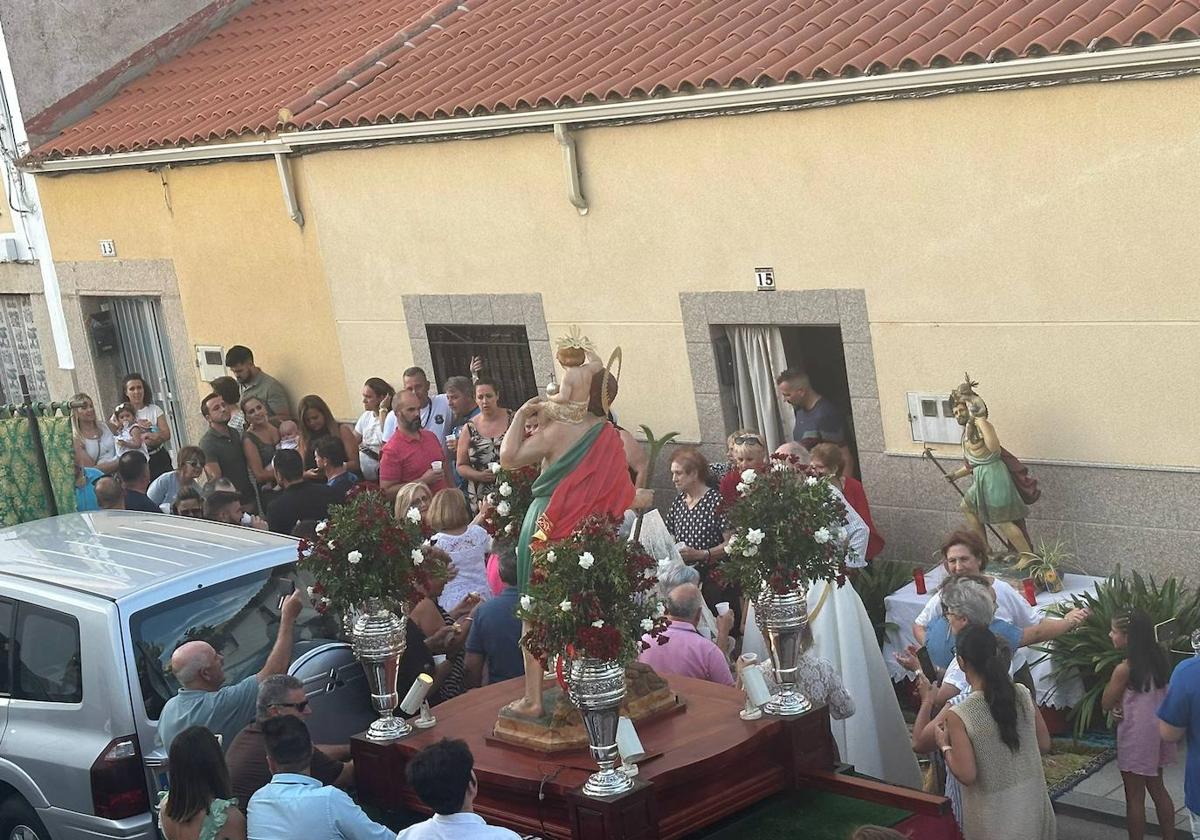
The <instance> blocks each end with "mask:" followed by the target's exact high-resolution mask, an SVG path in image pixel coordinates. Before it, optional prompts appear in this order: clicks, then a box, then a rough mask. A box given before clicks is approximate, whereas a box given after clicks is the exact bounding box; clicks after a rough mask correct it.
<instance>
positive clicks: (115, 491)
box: [93, 475, 125, 510]
mask: <svg viewBox="0 0 1200 840" xmlns="http://www.w3.org/2000/svg"><path fill="white" fill-rule="evenodd" d="M93 489H94V490H95V491H96V504H98V505H100V509H101V510H125V488H124V487H123V486H121V479H119V478H117V477H116V476H114V475H106V476H104V477H103V478H98V479H96V483H95V485H93Z"/></svg>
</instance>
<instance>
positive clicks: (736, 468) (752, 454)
mask: <svg viewBox="0 0 1200 840" xmlns="http://www.w3.org/2000/svg"><path fill="white" fill-rule="evenodd" d="M732 453H733V469H731V470H730V471H729V472H728V473H726V474H725V477H724V478H722V479H721V498H722V499H724V500H725V504H726V505H731V504H733V503H734V502H736V501H737V498H738V493H737V486H738V484H739V483H740V482H741V480H742V473H744V472H745V471H746V470H756V471H758V472H762V471H764V470H766V469H767V445H766V443H764V442H763V438H762V436H761V435H760V434H759V433H758V432H746V433H745V434H743V435H739V436H737V437H735V438H734V439H733V450H732Z"/></svg>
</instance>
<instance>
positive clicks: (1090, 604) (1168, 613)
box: [1036, 566, 1200, 737]
mask: <svg viewBox="0 0 1200 840" xmlns="http://www.w3.org/2000/svg"><path fill="white" fill-rule="evenodd" d="M1076 607H1087V608H1088V609H1089V610H1091V611H1092V614H1091V616H1089V617H1088V619H1087V621H1085V622H1084V623H1083V624H1081V625H1080V626H1079V629H1077V630H1075V631H1074V632H1072V633H1067V634H1066V635H1063V636H1059V637H1058V638H1057V639H1055V640H1054V641H1053V642H1050V643H1049V644H1047V645H1045V646H1039V647H1037V648H1036V649H1037V650H1040V651H1043V652H1045V653H1051V654H1053V659H1052V660H1051V661H1052V662H1053V664H1054V667H1055V668H1056V669H1064V668H1065V669H1071V670H1074V671H1075V672H1077V673H1078V674H1079V677H1080V679H1081V680H1082V681H1083V687H1084V694H1083V699H1082V700H1080V701H1079V703H1078V704H1076V706H1075V709H1074V710H1073V711H1072V713H1071V716H1072V718H1073V721H1074V732H1075V736H1076V737H1079V736H1081V735H1082V734H1083V733H1084V732H1086V731H1087V730H1088V729H1089V728H1090V727H1091V726H1092V725H1093V722H1098V721H1097V718H1098V715H1099V713H1100V695H1101V694H1103V693H1104V687H1105V686H1106V685H1108V680H1109V678H1110V677H1111V676H1112V672H1113V668H1115V667H1116V666H1117V664H1118V663H1119V662H1120V661H1121V660H1122V659H1124V655H1123V654H1122V652H1121V651H1119V650H1117V649H1116V648H1114V647H1113V644H1112V640H1111V639H1109V637H1108V632H1109V630H1110V629H1111V625H1112V620H1113V617H1114V616H1116V615H1118V614H1119V613H1122V612H1125V611H1128V610H1130V609H1139V610H1144V611H1145V612H1146V614H1147V615H1149V616H1150V617H1151V619H1152V620H1153V621H1154V623H1155V624H1157V623H1159V622H1161V621H1166V620H1167V619H1168V618H1174V619H1175V620H1176V622H1177V626H1178V632H1179V635H1180V638H1183V639H1185V640H1186V639H1187V637H1188V635H1189V634H1190V633H1191V632H1192V631H1193V630H1195V629H1197V628H1200V591H1196V590H1191V589H1187V588H1185V587H1184V586H1182V585H1181V584H1180V582H1179V581H1178V580H1177V579H1175V578H1168V579H1167V580H1166V581H1164V582H1163V583H1161V584H1160V583H1158V582H1157V581H1156V580H1155V579H1154V578H1153V577H1142V575H1141V574H1139V573H1138V572H1133V573H1132V574H1130V575H1129V576H1128V577H1122V575H1121V567H1120V566H1118V567H1117V568H1116V569H1115V570H1113V573H1112V575H1111V576H1110V577H1109V578H1108V580H1106V581H1105V582H1104V583H1102V584H1100V585H1099V586H1098V587H1096V591H1095V592H1094V593H1093V592H1087V593H1084V594H1083V595H1076V596H1075V597H1074V598H1072V600H1071V601H1070V602H1069V603H1063V604H1057V605H1055V607H1054V608H1052V609H1051V610H1048V611H1047V612H1048V613H1057V614H1065V613H1067V612H1068V611H1070V610H1072V609H1075V608H1076Z"/></svg>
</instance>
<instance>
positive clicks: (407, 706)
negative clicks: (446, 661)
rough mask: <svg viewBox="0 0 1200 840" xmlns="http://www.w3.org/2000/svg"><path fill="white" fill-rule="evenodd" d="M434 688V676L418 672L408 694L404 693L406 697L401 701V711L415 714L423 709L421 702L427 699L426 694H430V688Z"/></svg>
mask: <svg viewBox="0 0 1200 840" xmlns="http://www.w3.org/2000/svg"><path fill="white" fill-rule="evenodd" d="M431 688H433V677H431V676H429V675H428V674H417V678H416V679H415V680H413V684H412V688H410V689H409V690H408V694H406V695H404V699H403V700H402V701H401V702H400V711H402V712H404V713H405V714H407V715H415V714H416V713H417V712H418V711H420V709H421V703H422V702H424V700H425V695H427V694H429V690H430V689H431Z"/></svg>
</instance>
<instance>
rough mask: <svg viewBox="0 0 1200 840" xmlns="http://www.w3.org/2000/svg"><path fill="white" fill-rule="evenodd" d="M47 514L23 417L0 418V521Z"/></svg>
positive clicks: (15, 522) (12, 522)
mask: <svg viewBox="0 0 1200 840" xmlns="http://www.w3.org/2000/svg"><path fill="white" fill-rule="evenodd" d="M49 515H50V507H49V505H47V504H46V488H45V486H44V485H43V484H42V476H41V472H40V470H39V469H38V462H37V453H36V452H35V451H34V447H33V438H32V436H31V435H30V434H29V421H28V420H26V419H25V418H24V417H5V418H4V419H0V525H4V526H6V527H7V526H9V525H18V524H20V523H22V522H28V521H30V520H31V519H41V518H43V517H46V516H49Z"/></svg>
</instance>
